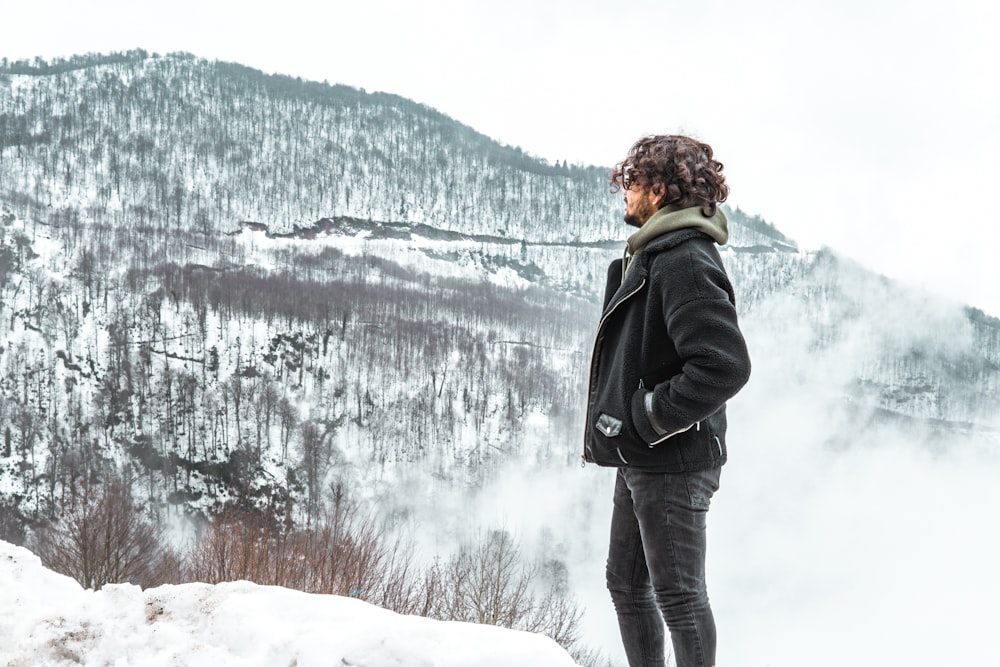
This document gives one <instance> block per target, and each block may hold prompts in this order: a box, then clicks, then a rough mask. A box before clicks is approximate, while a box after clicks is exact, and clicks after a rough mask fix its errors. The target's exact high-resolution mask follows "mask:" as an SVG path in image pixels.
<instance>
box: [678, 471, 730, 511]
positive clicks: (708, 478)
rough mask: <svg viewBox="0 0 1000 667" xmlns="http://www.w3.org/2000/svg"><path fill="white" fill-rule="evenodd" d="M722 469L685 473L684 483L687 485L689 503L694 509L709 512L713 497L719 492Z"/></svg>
mask: <svg viewBox="0 0 1000 667" xmlns="http://www.w3.org/2000/svg"><path fill="white" fill-rule="evenodd" d="M721 474H722V467H721V466H720V467H717V468H709V469H708V470H698V471H695V472H686V473H684V483H685V484H686V485H687V492H688V501H689V502H690V503H691V507H692V508H694V509H702V510H707V509H708V506H709V505H710V504H711V502H712V496H713V495H715V492H716V491H718V490H719V476H720V475H721Z"/></svg>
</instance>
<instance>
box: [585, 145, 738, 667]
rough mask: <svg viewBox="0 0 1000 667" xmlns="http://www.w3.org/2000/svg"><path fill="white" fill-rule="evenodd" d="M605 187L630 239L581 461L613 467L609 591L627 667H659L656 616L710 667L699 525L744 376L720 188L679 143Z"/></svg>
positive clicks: (676, 643)
mask: <svg viewBox="0 0 1000 667" xmlns="http://www.w3.org/2000/svg"><path fill="white" fill-rule="evenodd" d="M611 186H612V189H613V190H615V191H618V190H619V189H621V190H624V192H625V222H626V223H628V224H629V225H632V226H635V227H638V228H639V229H638V231H636V232H635V233H634V234H632V235H631V236H630V237H629V238H628V243H627V249H626V252H625V257H624V259H621V260H616V261H614V262H612V263H611V267H610V268H609V270H608V284H607V288H606V290H605V296H604V310H603V313H602V316H601V321H600V324H599V326H598V330H597V339H596V342H595V344H594V356H593V359H592V361H591V366H590V390H589V392H588V399H589V402H588V409H587V433H586V437H585V447H584V460H585V461H592V462H594V463H597V464H598V465H604V466H615V467H617V468H618V474H617V482H616V486H615V495H614V510H613V513H612V519H611V546H610V549H609V552H608V563H607V580H608V590H609V591H610V592H611V598H612V601H613V602H614V606H615V611H616V612H617V613H618V624H619V627H620V629H621V635H622V641H623V642H624V644H625V653H626V655H627V656H628V661H629V665H630V667H663V665H664V664H665V656H664V632H663V621H664V620H665V621H666V624H667V627H668V628H669V629H670V637H671V640H672V643H673V649H674V658H675V660H676V663H677V667H695V666H697V667H709V666H711V665H714V664H715V644H716V637H715V621H714V619H713V616H712V609H711V607H710V606H709V602H708V593H707V590H706V587H705V545H706V540H705V518H706V514H707V512H708V506H709V501H710V500H711V498H712V494H713V493H714V492H715V491H716V490H717V489H718V485H719V472H720V469H721V467H722V464H723V463H725V462H726V409H725V403H726V401H727V400H728V399H729V398H730V397H732V396H733V395H734V394H736V392H737V391H739V389H740V388H741V387H742V386H743V385H744V384H745V383H746V381H747V379H748V378H749V375H750V358H749V356H748V354H747V349H746V344H745V343H744V340H743V336H742V334H741V333H740V329H739V325H738V324H737V319H736V307H735V303H736V300H735V297H734V295H733V288H732V286H731V285H730V282H729V278H728V277H727V275H726V271H725V269H724V268H723V265H722V258H721V257H720V256H719V252H718V250H716V248H715V244H716V243H718V244H719V245H722V244H724V243H725V242H726V240H727V238H728V229H727V226H726V217H725V215H723V213H722V211H720V210H719V208H718V204H719V203H721V202H723V201H725V199H726V197H727V195H728V194H729V187H728V186H727V185H726V183H725V178H724V177H723V175H722V163H720V162H718V161H717V160H715V159H713V154H712V148H711V147H710V146H708V145H707V144H703V143H699V142H697V141H695V140H694V139H691V138H689V137H684V136H650V137H646V138H643V139H640V140H639V141H637V142H636V143H635V145H634V146H632V149H631V150H630V151H629V153H628V155H627V156H626V158H625V159H624V160H623V161H622V162H621V163H620V164H619V165H618V166H617V167H616V168H615V169H614V170H613V171H612V173H611ZM657 607H659V609H657ZM661 614H662V618H661Z"/></svg>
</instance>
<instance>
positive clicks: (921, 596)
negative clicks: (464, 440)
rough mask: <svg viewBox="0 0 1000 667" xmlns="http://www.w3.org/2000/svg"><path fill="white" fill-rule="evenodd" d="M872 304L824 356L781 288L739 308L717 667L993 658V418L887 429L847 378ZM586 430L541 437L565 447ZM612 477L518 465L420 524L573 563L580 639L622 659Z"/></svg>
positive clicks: (996, 466) (448, 535)
mask: <svg viewBox="0 0 1000 667" xmlns="http://www.w3.org/2000/svg"><path fill="white" fill-rule="evenodd" d="M872 301H873V302H872V304H871V305H870V306H869V307H867V309H866V310H865V311H864V312H862V313H861V314H860V316H859V317H858V318H857V319H855V320H853V321H852V322H851V323H850V324H849V325H848V329H847V330H846V331H845V332H844V335H843V336H842V337H841V338H840V340H839V342H837V343H836V344H833V345H830V346H828V347H826V348H825V349H819V350H817V349H816V346H815V341H816V340H817V339H818V338H819V333H820V332H819V331H817V330H815V328H814V326H813V325H810V324H809V323H808V321H807V318H803V317H802V316H801V312H799V310H798V308H799V307H798V306H797V305H796V304H797V303H799V302H798V301H796V300H794V299H790V298H789V297H788V296H787V295H785V296H782V295H778V296H775V297H773V298H771V299H769V300H767V301H765V302H764V303H762V304H760V305H759V306H758V307H756V308H755V309H754V311H753V312H752V313H750V314H749V315H748V316H746V317H745V318H744V320H743V327H744V330H745V334H746V336H747V339H748V344H749V346H750V350H751V356H752V358H753V361H754V373H753V377H752V379H751V382H750V384H748V385H747V387H746V388H745V389H744V390H743V391H742V392H741V393H740V394H739V395H738V396H737V397H736V398H735V399H734V400H732V401H731V402H730V405H729V416H730V426H729V435H728V444H729V452H730V459H729V462H728V464H727V465H726V466H725V468H724V469H723V475H722V486H721V489H720V491H719V493H718V494H717V495H716V497H715V499H714V501H713V506H712V509H711V511H710V513H709V592H710V596H711V598H712V600H713V606H714V609H715V613H716V620H717V624H718V627H719V636H720V644H719V654H718V662H719V664H720V665H729V666H734V667H741V666H744V665H745V666H755V667H756V666H760V667H765V666H766V667H781V666H789V667H793V666H794V667H799V666H800V665H803V664H806V665H810V666H811V667H822V666H824V665H838V666H843V665H852V666H864V665H873V666H874V665H891V664H907V665H942V664H945V665H959V664H972V663H982V662H984V660H985V661H986V662H989V660H990V659H991V658H996V657H998V656H1000V653H998V652H997V650H996V649H995V648H994V646H993V641H992V638H991V636H990V630H991V627H992V625H993V618H994V617H995V615H996V613H995V607H996V605H997V602H996V601H997V600H998V599H1000V575H998V574H997V572H996V570H995V568H996V565H995V563H996V562H997V559H998V555H1000V533H998V532H997V531H996V530H995V529H994V526H995V523H996V519H995V517H996V516H997V515H998V514H1000V488H998V487H997V485H996V484H995V480H996V479H997V478H998V475H1000V455H998V446H1000V439H998V438H997V436H996V433H995V432H992V431H989V430H987V429H981V430H979V431H972V430H965V431H962V430H958V429H955V430H952V431H943V430H942V429H940V428H938V429H935V430H934V431H932V430H931V429H930V428H929V427H924V426H921V424H920V423H919V422H917V421H916V420H912V422H907V421H905V420H901V421H899V422H898V423H885V422H884V420H883V421H880V420H879V419H877V418H876V416H875V415H874V413H873V412H872V410H870V409H869V408H866V407H864V406H863V405H861V404H859V402H858V401H856V400H852V396H851V389H850V387H851V386H852V385H851V382H852V380H853V378H854V377H855V374H856V373H857V372H858V369H859V367H860V366H862V365H863V364H865V363H866V360H867V359H868V358H870V356H871V355H872V354H873V350H872V345H875V344H876V343H875V342H872V341H881V340H882V339H881V337H880V336H874V337H873V336H871V332H872V331H884V330H885V329H886V325H885V320H884V319H883V318H882V317H881V315H880V313H881V311H880V310H879V308H878V303H877V300H872ZM934 308H935V306H934V305H933V304H925V305H924V307H923V308H922V309H918V310H914V311H911V314H910V315H907V314H906V312H902V311H900V312H895V313H894V315H895V317H894V318H893V322H892V324H891V327H890V328H891V330H892V331H893V332H894V333H895V334H898V335H900V336H904V335H911V336H912V337H913V340H914V341H919V340H925V339H926V336H927V334H926V324H927V323H928V322H929V321H935V320H940V321H942V322H947V321H949V319H950V318H951V316H952V314H955V313H956V312H957V309H956V308H955V305H954V304H944V303H943V304H938V305H937V306H936V308H938V310H934ZM946 328H947V327H946ZM903 332H910V334H905V333H903ZM938 342H939V343H940V342H941V341H938ZM902 343H904V347H905V343H906V341H902ZM880 344H881V343H880ZM580 400H582V397H581V399H580ZM942 433H948V435H942ZM581 434H582V425H581ZM577 435H578V434H576V433H574V434H569V435H567V434H557V433H548V432H545V431H544V429H542V430H540V431H539V433H538V437H539V438H546V437H553V438H557V439H559V441H560V442H566V443H568V445H567V446H569V447H571V448H573V447H576V446H577V443H580V442H581V441H582V439H581V438H582V435H581V437H577ZM527 444H530V443H527ZM570 458H571V457H570ZM613 484H614V472H613V471H612V470H608V469H601V468H597V467H594V466H592V465H588V466H587V467H586V468H583V469H581V468H580V467H579V465H576V464H569V465H567V464H565V463H562V462H560V463H543V464H539V463H536V462H534V461H531V462H513V463H511V464H510V465H509V466H508V467H507V468H506V469H505V470H503V471H502V472H501V473H500V474H499V475H498V476H497V478H496V479H495V481H494V482H493V483H492V484H490V485H488V486H487V487H486V488H483V489H481V490H480V491H478V492H475V493H469V494H466V493H461V492H454V493H453V495H452V496H450V497H448V498H436V499H435V500H434V503H433V504H432V506H428V507H418V508H417V509H416V514H415V518H416V519H417V524H418V525H420V526H421V529H420V531H421V532H422V533H424V534H425V535H430V534H431V533H433V534H434V538H433V540H436V544H435V547H436V548H438V549H441V548H443V547H444V548H447V544H448V542H449V540H453V539H455V538H456V537H457V536H460V535H464V534H467V532H468V531H470V530H474V529H477V528H479V527H483V526H486V527H498V526H502V527H505V528H507V529H509V530H512V531H514V532H515V533H516V534H517V535H518V536H519V538H520V540H521V543H522V545H523V547H524V548H525V551H526V552H528V553H540V554H545V555H550V556H557V557H561V558H563V559H565V561H566V562H567V565H568V566H569V569H570V579H571V581H570V583H571V587H572V589H573V592H574V594H575V595H576V596H577V598H578V600H579V601H580V603H581V604H582V605H583V606H585V607H586V615H585V618H584V620H583V629H584V642H585V643H586V644H588V645H591V646H594V647H597V648H600V649H601V650H603V651H604V652H605V653H606V654H607V655H608V656H611V657H614V658H615V659H617V660H619V661H620V664H622V665H624V664H625V662H624V656H623V653H622V651H621V649H620V646H619V638H618V633H617V624H616V621H615V617H614V612H613V609H612V607H611V603H610V599H609V597H608V594H607V592H606V591H605V589H604V558H605V550H606V547H607V540H608V534H607V533H608V526H609V523H610V513H611V493H612V489H613ZM432 527H433V528H432Z"/></svg>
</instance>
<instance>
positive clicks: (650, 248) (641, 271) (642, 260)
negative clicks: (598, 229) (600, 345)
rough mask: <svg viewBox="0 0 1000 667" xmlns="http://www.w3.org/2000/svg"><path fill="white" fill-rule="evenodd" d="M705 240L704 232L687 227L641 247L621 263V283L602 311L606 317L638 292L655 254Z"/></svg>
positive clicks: (646, 276)
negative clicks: (698, 239)
mask: <svg viewBox="0 0 1000 667" xmlns="http://www.w3.org/2000/svg"><path fill="white" fill-rule="evenodd" d="M699 236H700V237H702V238H705V237H706V234H705V232H703V231H701V230H700V229H695V228H693V227H689V228H686V229H678V230H677V231H673V232H669V233H666V234H662V235H660V236H658V237H656V238H654V239H653V240H652V241H650V242H649V243H647V244H646V245H645V246H643V247H642V248H641V249H640V250H639V252H638V253H637V254H636V255H635V257H631V258H629V257H627V256H626V258H625V259H624V260H623V261H622V264H621V266H622V272H623V275H622V282H621V285H620V286H619V287H618V289H617V290H616V291H615V294H614V296H612V297H611V301H609V302H608V306H607V308H605V309H604V314H605V315H606V314H607V313H609V312H610V311H612V310H614V308H615V307H617V306H618V304H619V303H621V302H622V301H624V300H625V299H627V298H628V297H630V296H632V294H634V293H636V292H638V291H639V290H640V289H641V288H642V287H643V285H644V283H645V281H646V279H647V278H648V277H649V260H650V258H651V257H653V256H654V255H656V254H659V253H661V252H663V251H665V250H670V249H671V248H676V247H677V246H679V245H680V244H682V243H684V242H685V241H688V240H690V239H693V238H697V237H699Z"/></svg>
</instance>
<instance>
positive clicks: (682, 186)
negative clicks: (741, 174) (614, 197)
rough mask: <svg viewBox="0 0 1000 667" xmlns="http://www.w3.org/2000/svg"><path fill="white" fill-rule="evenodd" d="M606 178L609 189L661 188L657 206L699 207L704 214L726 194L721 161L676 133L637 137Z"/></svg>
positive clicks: (711, 212) (710, 212)
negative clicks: (660, 196)
mask: <svg viewBox="0 0 1000 667" xmlns="http://www.w3.org/2000/svg"><path fill="white" fill-rule="evenodd" d="M609 178H610V180H611V191H612V192H618V191H619V190H622V189H625V190H628V189H629V188H631V187H633V186H639V187H641V188H650V187H652V188H656V187H661V188H663V195H664V196H663V199H662V200H661V202H660V207H661V208H662V207H664V206H667V205H670V204H673V205H676V206H679V207H681V208H687V207H690V206H701V210H702V213H704V214H705V215H706V216H712V215H715V210H716V206H717V205H718V204H720V203H722V202H724V201H726V197H728V196H729V186H728V185H726V177H725V176H723V175H722V163H721V162H719V161H718V160H715V159H713V157H712V147H711V146H709V145H708V144H703V143H701V142H700V141H696V140H694V139H692V138H691V137H685V136H682V135H676V134H658V135H652V136H648V137H643V138H642V139H639V141H637V142H635V144H633V145H632V148H631V149H629V152H628V155H627V156H625V159H624V160H622V161H621V162H619V163H618V164H617V165H616V166H615V168H614V169H612V170H611V173H610V174H609Z"/></svg>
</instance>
